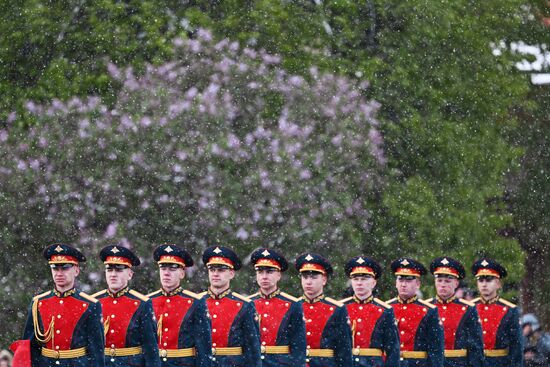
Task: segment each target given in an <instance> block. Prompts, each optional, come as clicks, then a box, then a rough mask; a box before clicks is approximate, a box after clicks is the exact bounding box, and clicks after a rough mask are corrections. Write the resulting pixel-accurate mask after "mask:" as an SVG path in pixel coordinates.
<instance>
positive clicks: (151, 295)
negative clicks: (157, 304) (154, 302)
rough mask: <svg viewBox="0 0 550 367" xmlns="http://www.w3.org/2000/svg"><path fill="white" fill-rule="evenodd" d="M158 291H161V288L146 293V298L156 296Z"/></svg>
mask: <svg viewBox="0 0 550 367" xmlns="http://www.w3.org/2000/svg"><path fill="white" fill-rule="evenodd" d="M160 292H162V289H159V290H158V291H154V292H151V293H149V294H148V295H147V297H148V298H151V297H153V296H156V295H157V294H159V293H160Z"/></svg>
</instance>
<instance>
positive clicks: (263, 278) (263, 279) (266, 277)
mask: <svg viewBox="0 0 550 367" xmlns="http://www.w3.org/2000/svg"><path fill="white" fill-rule="evenodd" d="M279 280H281V272H280V271H279V270H277V269H275V268H267V269H259V270H256V282H257V283H258V285H259V286H260V289H261V290H262V293H263V294H270V293H273V292H275V291H276V290H277V284H278V283H279Z"/></svg>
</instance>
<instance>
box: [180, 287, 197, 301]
mask: <svg viewBox="0 0 550 367" xmlns="http://www.w3.org/2000/svg"><path fill="white" fill-rule="evenodd" d="M181 293H183V294H185V295H186V296H189V297H191V298H195V299H201V297H200V296H199V295H198V294H196V293H195V292H191V291H188V290H187V289H184V290H183V291H181Z"/></svg>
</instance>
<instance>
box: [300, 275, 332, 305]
mask: <svg viewBox="0 0 550 367" xmlns="http://www.w3.org/2000/svg"><path fill="white" fill-rule="evenodd" d="M301 279H302V289H303V290H304V294H305V295H306V296H307V297H308V298H309V299H313V298H315V297H317V296H320V295H321V294H322V293H323V288H324V287H325V285H326V284H327V277H326V275H324V274H321V273H317V272H314V273H302V275H301Z"/></svg>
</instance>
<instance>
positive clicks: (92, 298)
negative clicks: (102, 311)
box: [80, 292, 99, 303]
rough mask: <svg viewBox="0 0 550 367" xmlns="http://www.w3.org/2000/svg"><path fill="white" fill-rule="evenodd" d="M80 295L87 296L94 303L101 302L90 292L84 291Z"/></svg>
mask: <svg viewBox="0 0 550 367" xmlns="http://www.w3.org/2000/svg"><path fill="white" fill-rule="evenodd" d="M80 296H81V297H83V298H86V299H87V300H88V301H90V302H93V303H97V302H99V301H98V300H97V299H95V298H94V297H93V296H90V295H89V294H86V293H84V292H80Z"/></svg>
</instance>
